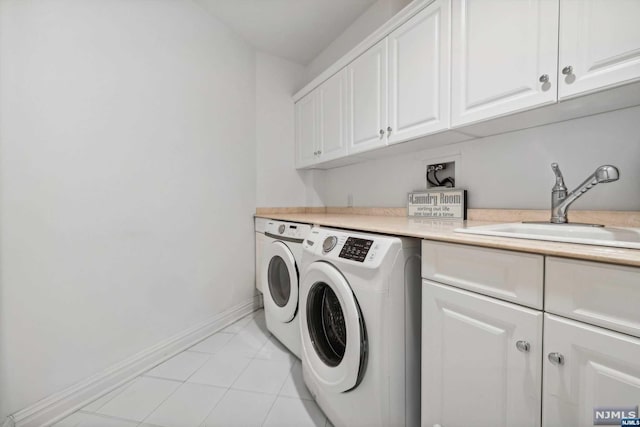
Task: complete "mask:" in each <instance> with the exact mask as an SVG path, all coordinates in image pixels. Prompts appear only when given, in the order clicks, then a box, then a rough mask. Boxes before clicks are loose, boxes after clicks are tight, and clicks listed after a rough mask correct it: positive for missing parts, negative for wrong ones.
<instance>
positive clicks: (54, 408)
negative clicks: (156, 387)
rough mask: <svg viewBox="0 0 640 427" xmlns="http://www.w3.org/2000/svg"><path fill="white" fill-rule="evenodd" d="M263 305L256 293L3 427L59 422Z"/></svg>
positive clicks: (20, 414) (33, 426)
mask: <svg viewBox="0 0 640 427" xmlns="http://www.w3.org/2000/svg"><path fill="white" fill-rule="evenodd" d="M260 307H262V296H261V295H256V296H254V297H253V298H251V299H249V300H246V301H244V302H242V303H240V304H238V305H236V306H234V307H232V308H230V309H229V310H226V311H225V312H223V313H220V314H218V315H217V316H214V317H212V318H211V319H209V320H207V321H204V322H202V323H200V324H198V325H196V326H194V327H191V328H189V329H187V330H185V331H183V332H181V333H179V334H177V335H174V336H173V337H171V338H169V339H167V340H165V341H163V342H160V343H159V344H156V345H154V346H153V347H150V348H148V349H146V350H143V351H141V352H140V353H138V354H135V355H133V356H131V357H130V358H128V359H126V360H124V361H122V362H120V363H118V364H117V365H114V366H112V367H111V368H109V369H107V370H105V371H103V372H101V373H99V374H96V375H94V376H92V377H89V378H87V379H86V380H83V381H81V382H79V383H77V384H75V385H73V386H71V387H69V388H67V389H65V390H62V391H60V392H58V393H56V394H53V395H51V396H49V397H47V398H45V399H43V400H41V401H39V402H36V403H35V404H33V405H31V406H29V407H27V408H25V409H23V410H21V411H19V412H16V413H15V414H12V415H10V416H9V417H8V418H7V419H6V420H5V422H4V424H3V427H44V426H49V425H51V424H53V423H56V422H58V421H59V420H61V419H63V418H64V417H66V416H68V415H70V414H71V413H73V412H75V411H77V410H78V409H80V408H82V407H84V406H85V405H88V404H89V403H91V402H92V401H94V400H96V399H97V398H99V397H101V396H103V395H105V394H107V393H109V392H110V391H112V390H114V389H116V388H117V387H119V386H120V385H122V384H124V383H126V382H127V381H129V380H131V379H133V378H135V377H137V376H138V375H140V374H142V373H144V372H146V371H147V370H149V369H151V368H153V367H154V366H156V365H158V364H160V363H162V362H164V361H165V360H167V359H169V358H171V357H173V356H175V355H176V354H178V353H180V352H181V351H184V350H185V349H187V348H189V347H191V346H192V345H194V344H196V343H197V342H199V341H202V340H203V339H205V338H207V337H208V336H210V335H212V334H214V333H215V332H217V331H219V330H221V329H223V328H225V327H226V326H228V325H230V324H231V323H233V322H235V321H236V320H238V319H240V318H241V317H244V316H246V315H247V314H249V313H251V312H253V311H255V310H257V309H259V308H260Z"/></svg>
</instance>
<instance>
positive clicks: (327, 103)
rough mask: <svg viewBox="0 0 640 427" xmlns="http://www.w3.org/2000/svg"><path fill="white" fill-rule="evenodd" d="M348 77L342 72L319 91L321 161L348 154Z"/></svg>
mask: <svg viewBox="0 0 640 427" xmlns="http://www.w3.org/2000/svg"><path fill="white" fill-rule="evenodd" d="M346 76H347V75H346V73H345V72H344V71H341V72H339V73H338V74H336V75H334V76H333V77H331V78H330V79H329V80H327V81H326V82H324V83H323V84H322V86H320V87H319V88H318V89H317V92H318V114H319V118H318V123H319V125H318V128H319V135H318V145H317V156H318V159H319V160H320V161H327V160H332V159H335V158H338V157H342V156H344V155H346V154H347V143H346V136H347V131H346V128H345V124H346V120H345V110H346V106H347V101H346V94H347V84H346Z"/></svg>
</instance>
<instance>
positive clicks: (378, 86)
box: [347, 39, 387, 153]
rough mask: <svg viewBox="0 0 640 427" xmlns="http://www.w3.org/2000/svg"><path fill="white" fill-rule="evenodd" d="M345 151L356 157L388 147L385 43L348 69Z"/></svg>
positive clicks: (371, 49)
mask: <svg viewBox="0 0 640 427" xmlns="http://www.w3.org/2000/svg"><path fill="white" fill-rule="evenodd" d="M347 76H348V86H347V87H348V97H347V99H348V109H347V117H348V123H349V127H348V129H349V130H348V137H347V142H348V147H349V148H348V150H349V153H359V152H362V151H367V150H371V149H373V148H377V147H381V146H384V145H386V144H387V140H386V138H385V134H386V131H387V39H384V40H382V41H381V42H379V43H378V44H377V45H375V46H373V47H372V48H370V49H369V50H368V51H366V52H365V53H363V54H362V55H361V56H360V57H359V58H358V59H356V60H355V61H353V62H352V63H351V64H349V66H348V67H347Z"/></svg>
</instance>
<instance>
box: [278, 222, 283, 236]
mask: <svg viewBox="0 0 640 427" xmlns="http://www.w3.org/2000/svg"><path fill="white" fill-rule="evenodd" d="M284 229H285V226H284V224H280V226H279V227H278V233H280V234H282V233H284Z"/></svg>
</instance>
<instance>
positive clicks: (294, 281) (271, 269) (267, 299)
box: [262, 241, 298, 323]
mask: <svg viewBox="0 0 640 427" xmlns="http://www.w3.org/2000/svg"><path fill="white" fill-rule="evenodd" d="M264 259H265V265H264V268H263V269H262V270H263V272H262V274H263V276H262V279H263V280H262V283H263V285H262V286H263V287H265V288H266V289H265V292H264V303H265V305H267V308H268V310H269V313H270V315H273V316H274V317H275V318H276V319H278V320H279V321H281V322H284V323H287V322H290V321H292V320H293V318H294V317H295V315H296V310H297V309H298V268H297V266H296V259H295V257H294V256H293V254H292V253H291V251H290V250H289V248H288V247H287V245H285V244H284V243H282V242H278V241H276V242H273V243H271V244H270V245H268V246H267V248H266V249H265V257H264Z"/></svg>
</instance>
